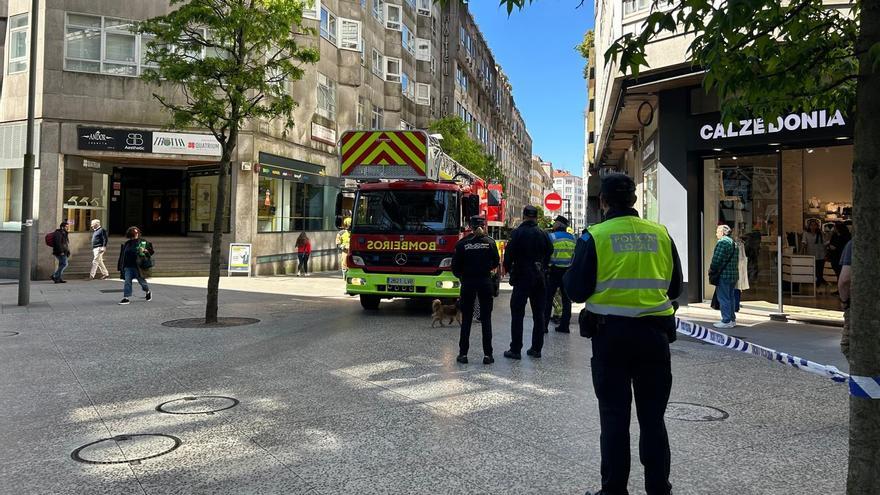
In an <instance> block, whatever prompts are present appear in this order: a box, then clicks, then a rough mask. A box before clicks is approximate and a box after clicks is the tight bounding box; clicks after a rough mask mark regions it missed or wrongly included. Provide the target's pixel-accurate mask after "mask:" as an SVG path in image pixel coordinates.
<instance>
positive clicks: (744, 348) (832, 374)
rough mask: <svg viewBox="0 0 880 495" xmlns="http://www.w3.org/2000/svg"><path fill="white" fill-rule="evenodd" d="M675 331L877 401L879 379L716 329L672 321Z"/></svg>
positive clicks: (678, 319) (680, 320)
mask: <svg viewBox="0 0 880 495" xmlns="http://www.w3.org/2000/svg"><path fill="white" fill-rule="evenodd" d="M675 323H676V330H677V331H678V333H680V334H682V335H687V336H688V337H692V338H694V339H697V340H701V341H703V342H707V343H709V344H713V345H717V346H720V347H726V348H728V349H733V350H735V351H740V352H744V353H747V354H752V355H754V356H760V357H763V358H765V359H768V360H770V361H776V362H778V363H782V364H785V365H788V366H791V367H792V368H797V369H799V370H804V371H808V372H810V373H813V374H816V375H819V376H823V377H825V378H830V379H832V380H834V381H835V382H838V383H843V382H848V383H849V392H850V394H851V395H853V396H855V397H862V398H865V399H880V377H870V376H850V375H849V374H847V373H844V372H842V371H840V370H839V369H837V367H836V366H831V365H826V364H819V363H814V362H813V361H810V360H807V359H804V358H800V357H797V356H793V355H791V354H788V353H785V352H779V351H776V350H773V349H770V348H767V347H763V346H760V345H756V344H752V343H751V342H746V341H745V340H743V339H740V338H737V337H733V336H730V335H727V334H725V333H722V332H719V331H717V330H710V329H708V328H706V327H704V326H702V325H699V324H697V323H694V322H690V321H685V320H682V319H681V318H676V319H675Z"/></svg>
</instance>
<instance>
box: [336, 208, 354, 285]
mask: <svg viewBox="0 0 880 495" xmlns="http://www.w3.org/2000/svg"><path fill="white" fill-rule="evenodd" d="M349 244H351V217H345V219H344V220H343V221H342V229H341V230H339V232H337V233H336V248H337V249H339V250H340V251H342V256H341V258H342V259H341V262H340V265H341V268H342V274H343V277H344V276H345V272H346V270H348V250H349Z"/></svg>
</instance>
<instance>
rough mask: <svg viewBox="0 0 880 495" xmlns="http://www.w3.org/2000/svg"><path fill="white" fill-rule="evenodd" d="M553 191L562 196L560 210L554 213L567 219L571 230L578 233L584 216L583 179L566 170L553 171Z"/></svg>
mask: <svg viewBox="0 0 880 495" xmlns="http://www.w3.org/2000/svg"><path fill="white" fill-rule="evenodd" d="M553 190H554V191H556V193H557V194H559V195H560V196H562V209H561V210H558V211H556V212H555V213H556V214H559V215H564V216H565V217H566V218H568V219H569V224H570V226H571V228H573V229H574V230H575V232H579V231H580V230H581V229H583V228H584V226H585V224H584V218H585V216H586V210H585V209H584V206H585V204H586V203H585V196H584V181H583V179H582V178H580V177H578V176H576V175H572V174H571V172H569V171H567V170H554V171H553Z"/></svg>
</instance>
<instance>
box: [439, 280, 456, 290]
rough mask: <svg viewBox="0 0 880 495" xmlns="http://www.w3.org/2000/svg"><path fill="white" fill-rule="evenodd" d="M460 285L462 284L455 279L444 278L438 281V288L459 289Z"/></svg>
mask: <svg viewBox="0 0 880 495" xmlns="http://www.w3.org/2000/svg"><path fill="white" fill-rule="evenodd" d="M459 285H461V284H459V283H458V282H457V281H453V280H442V281H440V282H437V288H438V289H457V288H458V286H459Z"/></svg>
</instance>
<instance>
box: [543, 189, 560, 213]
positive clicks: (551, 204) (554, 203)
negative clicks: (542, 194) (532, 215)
mask: <svg viewBox="0 0 880 495" xmlns="http://www.w3.org/2000/svg"><path fill="white" fill-rule="evenodd" d="M544 206H545V207H546V208H547V209H548V210H550V211H556V210H558V209H560V208H562V196H560V195H559V194H557V193H555V192H552V193H550V194H548V195H547V197H546V198H544Z"/></svg>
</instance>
